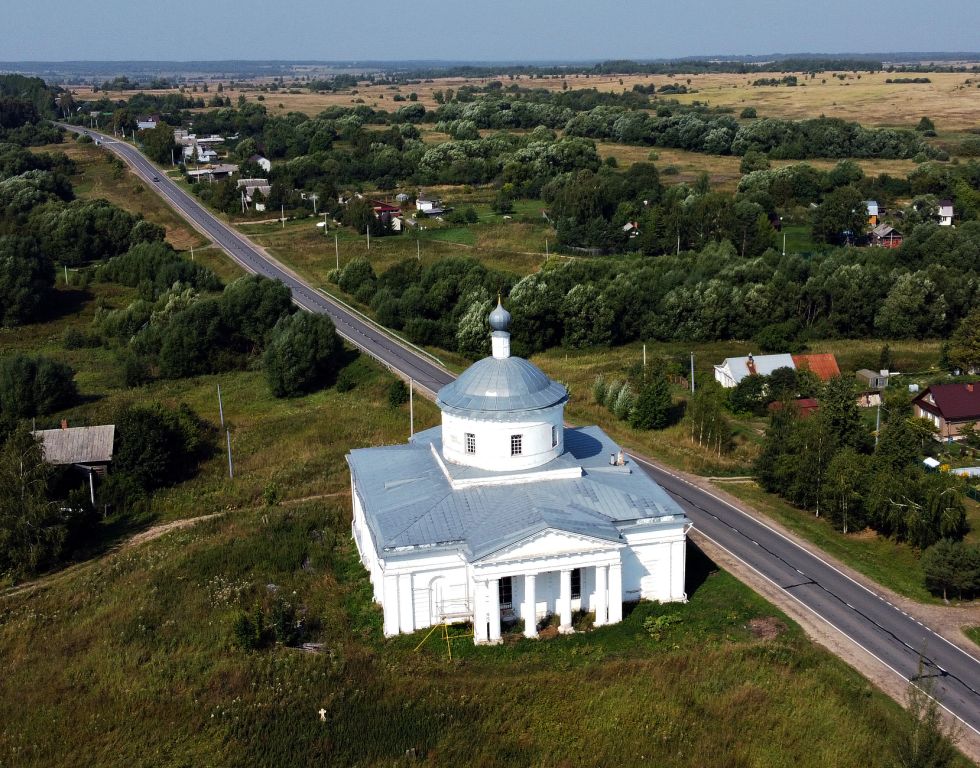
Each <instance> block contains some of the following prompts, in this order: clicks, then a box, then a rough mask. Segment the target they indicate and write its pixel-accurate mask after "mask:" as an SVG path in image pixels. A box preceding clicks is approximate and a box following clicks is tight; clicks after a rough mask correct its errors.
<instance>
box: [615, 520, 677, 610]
mask: <svg viewBox="0 0 980 768" xmlns="http://www.w3.org/2000/svg"><path fill="white" fill-rule="evenodd" d="M625 539H626V542H627V545H628V546H627V547H626V549H624V550H623V600H624V601H625V602H632V601H634V600H640V599H643V600H659V601H660V602H664V603H666V602H674V601H684V600H687V593H686V592H685V591H684V590H685V587H684V576H685V573H686V569H687V562H686V552H687V550H686V543H685V542H686V535H685V533H684V525H683V523H678V524H677V525H660V526H657V527H656V528H655V529H653V530H639V531H632V532H631V531H627V532H626V533H625Z"/></svg>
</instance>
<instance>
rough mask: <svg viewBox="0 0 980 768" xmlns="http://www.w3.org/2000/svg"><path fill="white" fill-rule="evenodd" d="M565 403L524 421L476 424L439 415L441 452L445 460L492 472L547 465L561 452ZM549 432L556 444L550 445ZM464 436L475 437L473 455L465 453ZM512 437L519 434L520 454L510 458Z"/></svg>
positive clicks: (476, 422) (446, 415) (541, 411)
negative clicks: (555, 432)
mask: <svg viewBox="0 0 980 768" xmlns="http://www.w3.org/2000/svg"><path fill="white" fill-rule="evenodd" d="M564 410H565V406H564V403H562V404H560V405H556V406H553V407H551V408H545V409H542V410H540V411H536V412H535V414H534V416H535V417H534V419H529V420H525V421H476V420H474V419H467V418H463V417H461V416H457V415H455V414H451V413H443V415H442V453H443V456H444V457H445V459H446V460H447V461H451V462H453V463H455V464H462V465H464V466H468V467H477V468H479V469H486V470H490V471H495V472H509V471H516V470H521V469H530V468H532V467H539V466H541V465H542V464H547V463H548V462H549V461H551V460H552V459H555V458H557V457H558V456H560V455H561V453H562V452H563V451H564V444H565V437H564V429H563V428H562V419H563V416H564ZM552 429H555V430H557V438H558V444H557V445H552V437H553V433H552ZM466 433H472V434H473V435H475V437H476V453H466V440H465V435H466ZM511 435H521V436H522V440H521V454H520V455H519V456H511V454H510V438H511Z"/></svg>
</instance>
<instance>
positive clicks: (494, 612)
mask: <svg viewBox="0 0 980 768" xmlns="http://www.w3.org/2000/svg"><path fill="white" fill-rule="evenodd" d="M487 611H488V613H489V614H490V637H489V638H488V639H489V641H490V642H491V643H499V642H500V579H490V580H489V581H487Z"/></svg>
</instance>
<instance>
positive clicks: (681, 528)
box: [347, 303, 690, 643]
mask: <svg viewBox="0 0 980 768" xmlns="http://www.w3.org/2000/svg"><path fill="white" fill-rule="evenodd" d="M509 323H510V315H509V313H508V312H507V311H506V310H505V309H504V308H503V307H502V306H500V305H499V303H498V306H497V308H496V309H495V310H493V312H492V313H491V314H490V326H491V328H492V329H493V332H492V335H491V341H492V348H493V354H492V356H491V357H487V358H484V359H483V360H480V361H479V362H477V363H475V364H473V365H472V366H470V367H469V368H468V369H467V370H466V371H464V372H463V373H462V374H461V375H460V377H459V378H458V379H456V381H454V382H452V383H450V384H447V385H446V386H445V387H443V388H442V389H441V390H440V391H439V393H438V398H437V400H436V403H437V405H438V406H439V409H440V410H441V411H442V425H441V426H439V427H435V428H432V429H428V430H426V431H424V432H420V433H419V434H416V435H414V436H413V437H412V438H411V440H410V441H409V442H408V443H407V444H403V445H393V446H385V447H379V448H361V449H355V450H352V451H351V452H350V454H348V456H347V462H348V464H349V466H350V470H351V491H352V494H351V495H352V497H353V507H354V514H353V523H352V533H353V538H354V541H355V543H356V545H357V549H358V552H359V553H360V557H361V562H362V563H363V564H364V566H365V568H366V569H367V570H368V572H369V574H370V577H371V584H372V585H373V588H374V600H375V601H376V602H377V603H379V604H380V605H381V607H382V609H383V611H384V620H383V629H384V634H385V635H387V636H391V635H396V634H399V633H411V632H415V631H416V630H418V629H422V628H425V627H431V626H436V625H440V624H452V623H466V622H469V623H472V625H473V630H474V641H475V642H477V643H499V642H501V636H502V627H503V625H504V624H505V623H506V622H511V621H515V622H516V621H523V632H524V634H525V635H526V636H527V637H532V638H533V637H537V636H538V627H539V625H540V624H541V623H542V622H543V621H546V620H547V619H548V617H550V616H557V617H558V624H559V631H560V632H563V633H568V632H572V631H574V629H573V626H572V621H573V620H572V616H573V613H575V612H576V611H587V612H592V613H594V615H595V625H596V626H602V625H605V624H615V623H617V622H619V621H621V620H622V618H623V604H624V602H631V601H636V600H640V599H648V600H660V601H663V602H668V601H683V600H686V597H687V596H686V594H685V591H684V589H685V584H684V573H685V547H686V536H687V530H688V528H689V525H690V523H689V521H688V519H687V517H686V516H685V514H684V512H683V510H682V509H681V508H680V507H679V506H678V504H677V503H676V502H675V501H674V500H673V499H672V498H671V497H670V496H669V495H668V494H667V493H666V492H665V491H664V489H663V488H661V487H660V486H659V485H658V484H657V483H655V482H654V481H653V480H652V479H650V477H649V476H648V475H646V473H644V472H643V471H642V470H641V469H640V468H639V467H638V466H636V464H635V463H633V462H632V460H630V459H627V458H625V457H624V455H623V452H622V450H621V449H620V447H619V446H618V445H616V444H615V443H614V442H613V441H612V440H611V439H610V438H609V437H608V436H607V435H606V434H605V433H604V432H603V431H602V430H601V429H599V428H598V427H583V428H579V429H572V428H566V427H565V426H564V411H565V403H566V402H567V401H568V392H567V391H566V389H565V387H564V386H562V385H561V384H559V383H558V382H556V381H553V380H551V379H549V378H548V377H547V376H546V375H545V374H544V373H543V372H542V371H541V370H540V369H539V368H537V367H536V366H535V365H533V364H532V363H530V362H528V361H527V360H524V359H522V358H519V357H513V356H511V354H510V334H509V333H508V331H507V328H508V325H509Z"/></svg>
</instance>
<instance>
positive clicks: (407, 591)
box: [398, 573, 415, 634]
mask: <svg viewBox="0 0 980 768" xmlns="http://www.w3.org/2000/svg"><path fill="white" fill-rule="evenodd" d="M398 627H399V629H400V630H401V631H402V632H404V633H405V634H411V633H412V632H414V631H415V599H414V595H413V594H412V574H410V573H403V574H401V575H400V576H399V577H398Z"/></svg>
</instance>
